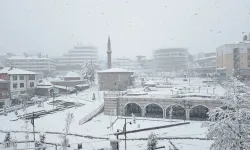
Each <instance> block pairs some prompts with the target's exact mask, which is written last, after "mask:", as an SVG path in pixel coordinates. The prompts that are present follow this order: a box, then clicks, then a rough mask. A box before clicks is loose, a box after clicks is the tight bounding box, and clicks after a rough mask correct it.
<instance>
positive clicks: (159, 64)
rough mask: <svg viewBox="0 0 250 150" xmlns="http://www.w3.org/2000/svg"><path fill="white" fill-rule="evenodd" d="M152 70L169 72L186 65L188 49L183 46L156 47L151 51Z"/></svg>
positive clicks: (183, 67)
mask: <svg viewBox="0 0 250 150" xmlns="http://www.w3.org/2000/svg"><path fill="white" fill-rule="evenodd" d="M153 58H154V59H153V61H154V70H155V71H156V72H170V71H174V70H179V69H186V68H187V67H188V50H187V49H185V48H166V49H158V50H155V51H154V52H153Z"/></svg>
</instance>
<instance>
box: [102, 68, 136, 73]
mask: <svg viewBox="0 0 250 150" xmlns="http://www.w3.org/2000/svg"><path fill="white" fill-rule="evenodd" d="M118 72H131V73H133V71H129V70H126V69H122V68H111V69H107V70H102V71H99V72H98V73H118Z"/></svg>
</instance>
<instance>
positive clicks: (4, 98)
mask: <svg viewBox="0 0 250 150" xmlns="http://www.w3.org/2000/svg"><path fill="white" fill-rule="evenodd" d="M9 88H10V85H9V81H8V80H3V79H0V108H3V106H4V105H9V104H10V95H9Z"/></svg>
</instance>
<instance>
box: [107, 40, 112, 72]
mask: <svg viewBox="0 0 250 150" xmlns="http://www.w3.org/2000/svg"><path fill="white" fill-rule="evenodd" d="M107 48H108V49H107V55H108V69H110V68H111V54H112V50H111V40H110V37H108V44H107Z"/></svg>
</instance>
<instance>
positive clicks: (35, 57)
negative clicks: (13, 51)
mask: <svg viewBox="0 0 250 150" xmlns="http://www.w3.org/2000/svg"><path fill="white" fill-rule="evenodd" d="M8 59H9V60H16V59H49V58H46V57H37V56H28V57H25V56H11V57H9V58H8Z"/></svg>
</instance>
